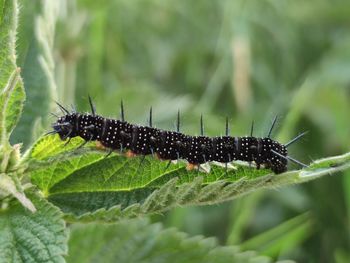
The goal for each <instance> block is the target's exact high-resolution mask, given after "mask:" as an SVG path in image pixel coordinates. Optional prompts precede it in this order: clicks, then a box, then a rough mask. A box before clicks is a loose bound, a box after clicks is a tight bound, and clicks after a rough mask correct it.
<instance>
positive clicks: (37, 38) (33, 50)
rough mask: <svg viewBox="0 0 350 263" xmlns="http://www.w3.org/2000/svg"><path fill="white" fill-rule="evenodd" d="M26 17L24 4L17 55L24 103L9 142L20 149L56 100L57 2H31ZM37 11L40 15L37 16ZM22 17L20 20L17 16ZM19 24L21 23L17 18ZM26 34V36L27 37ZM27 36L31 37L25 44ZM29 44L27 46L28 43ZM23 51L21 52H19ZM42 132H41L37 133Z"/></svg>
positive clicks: (35, 131)
mask: <svg viewBox="0 0 350 263" xmlns="http://www.w3.org/2000/svg"><path fill="white" fill-rule="evenodd" d="M31 5H32V6H31V7H29V8H30V9H31V10H33V11H32V12H31V13H30V14H28V11H27V9H28V7H27V5H25V6H23V10H24V15H27V16H28V15H29V16H30V17H29V18H26V17H25V18H24V19H26V20H29V21H26V20H25V21H24V22H28V24H29V26H28V24H27V25H23V24H21V25H20V26H21V27H22V28H20V30H21V32H23V31H24V30H25V31H26V32H25V35H24V37H27V38H25V39H26V40H27V41H26V42H25V43H24V44H25V45H28V47H27V48H26V49H25V50H24V51H25V54H21V61H22V64H23V65H22V76H23V80H24V83H25V85H26V91H27V103H26V104H25V106H24V111H23V115H22V117H21V119H20V121H19V123H18V126H17V127H16V130H15V132H14V134H13V136H12V137H11V141H12V142H21V143H22V144H23V146H24V148H28V146H29V145H30V143H31V142H33V141H34V140H36V139H37V137H36V138H33V137H34V136H35V135H36V134H37V133H38V131H37V130H36V129H38V127H41V125H40V124H42V125H43V126H46V125H48V124H49V113H50V110H52V108H53V103H54V100H58V99H57V86H56V81H58V78H57V76H56V75H55V68H56V66H57V61H54V58H53V53H54V40H55V29H56V21H57V19H58V14H59V8H60V5H59V3H58V2H57V1H35V2H33V3H31ZM39 12H40V13H39ZM21 18H22V17H21ZM21 21H22V22H23V20H22V19H21ZM28 35H29V36H28ZM28 37H31V39H30V41H28ZM28 42H29V44H28ZM22 51H23V50H22ZM40 133H42V130H40Z"/></svg>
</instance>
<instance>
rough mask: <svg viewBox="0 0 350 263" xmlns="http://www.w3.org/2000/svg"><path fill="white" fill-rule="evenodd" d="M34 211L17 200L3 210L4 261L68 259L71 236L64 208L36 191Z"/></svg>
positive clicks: (0, 253)
mask: <svg viewBox="0 0 350 263" xmlns="http://www.w3.org/2000/svg"><path fill="white" fill-rule="evenodd" d="M28 196H29V198H30V199H31V200H32V201H33V203H34V205H35V207H36V208H37V212H36V213H31V212H29V211H28V210H26V209H25V208H23V206H22V205H21V204H19V203H18V202H17V201H16V202H13V203H11V205H10V206H9V208H8V209H6V210H2V211H1V212H0V215H1V216H0V262H64V259H63V255H64V254H66V253H67V244H66V242H67V239H68V235H67V232H66V230H65V224H64V221H63V220H62V219H61V213H60V211H59V210H58V209H57V208H56V207H54V206H53V205H51V204H50V203H48V202H47V201H46V200H44V199H41V198H39V197H37V196H35V195H33V194H30V195H28Z"/></svg>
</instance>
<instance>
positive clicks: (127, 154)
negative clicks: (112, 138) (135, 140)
mask: <svg viewBox="0 0 350 263" xmlns="http://www.w3.org/2000/svg"><path fill="white" fill-rule="evenodd" d="M125 156H126V157H128V158H132V157H136V156H137V154H136V153H134V152H133V151H131V150H127V151H126V153H125Z"/></svg>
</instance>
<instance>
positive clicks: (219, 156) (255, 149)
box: [48, 96, 306, 174]
mask: <svg viewBox="0 0 350 263" xmlns="http://www.w3.org/2000/svg"><path fill="white" fill-rule="evenodd" d="M56 103H57V105H58V107H59V108H60V109H61V111H62V112H63V114H64V115H63V116H57V115H55V116H56V117H57V121H56V122H55V123H53V124H52V128H53V130H52V131H50V132H48V134H58V135H59V136H60V139H61V140H67V139H68V141H67V142H66V144H67V143H69V141H70V140H71V138H73V137H77V136H79V137H81V138H83V139H84V142H83V143H82V144H81V145H80V146H79V148H80V147H83V146H84V145H85V144H86V143H88V142H90V141H98V142H99V143H100V144H102V146H103V147H105V148H108V149H109V150H110V151H109V153H108V155H109V154H110V153H112V152H113V151H115V150H120V151H121V152H123V151H124V150H128V151H129V153H131V155H142V156H146V155H149V154H152V155H157V156H158V157H159V158H160V159H161V160H169V165H170V162H171V161H172V160H179V159H184V160H187V162H188V167H200V165H201V164H203V163H207V162H211V161H216V162H220V163H225V164H226V167H227V163H230V162H232V161H236V160H240V161H246V162H249V163H251V162H254V163H255V164H256V167H257V169H259V168H260V167H261V166H264V167H265V168H269V169H271V170H272V171H273V172H274V173H276V174H279V173H283V172H285V171H287V164H288V161H292V162H294V163H296V164H299V165H301V166H302V167H306V165H305V164H303V163H301V162H300V161H298V160H296V159H294V158H292V157H291V156H289V155H288V152H287V147H288V146H290V145H291V144H293V143H294V142H296V141H297V140H299V139H300V138H301V137H302V136H304V134H305V133H306V132H304V133H301V134H299V135H298V136H296V137H295V138H294V139H292V140H291V141H289V142H288V143H286V144H281V143H279V142H278V141H275V140H273V139H271V138H270V137H271V133H272V129H273V127H274V125H275V123H276V119H277V118H276V117H275V119H274V120H273V123H272V125H271V127H270V129H269V132H268V135H267V136H266V137H263V138H257V137H253V127H254V126H253V125H254V123H253V124H252V127H251V133H250V136H245V137H232V136H230V135H229V125H228V119H227V118H226V134H225V136H217V137H207V136H205V135H204V128H203V117H202V116H201V119H200V126H201V134H200V136H191V135H186V134H184V133H181V132H180V112H178V115H177V125H176V131H167V130H162V129H158V128H155V127H153V125H152V108H151V109H150V117H149V125H148V126H141V125H135V124H131V123H129V122H127V121H125V118H124V106H123V102H121V117H120V119H109V118H104V117H102V116H100V115H97V114H96V110H95V106H94V105H93V102H92V100H91V98H90V96H89V104H90V107H91V113H85V114H82V113H78V112H76V111H75V110H74V111H72V112H69V111H68V110H67V109H66V108H64V107H63V106H62V105H61V104H59V103H58V102H56ZM167 167H168V166H167Z"/></svg>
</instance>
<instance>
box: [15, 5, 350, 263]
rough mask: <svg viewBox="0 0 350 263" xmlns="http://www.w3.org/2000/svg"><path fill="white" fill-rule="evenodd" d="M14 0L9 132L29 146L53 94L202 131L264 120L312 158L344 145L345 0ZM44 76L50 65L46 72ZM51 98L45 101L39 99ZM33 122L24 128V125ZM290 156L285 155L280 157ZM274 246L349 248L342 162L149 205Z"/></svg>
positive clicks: (339, 254)
mask: <svg viewBox="0 0 350 263" xmlns="http://www.w3.org/2000/svg"><path fill="white" fill-rule="evenodd" d="M52 2H54V4H53V3H52V4H51V6H50V7H48V5H46V6H45V5H42V3H41V2H40V1H31V2H30V3H29V2H28V1H25V0H22V1H20V3H21V10H20V11H21V15H20V20H19V33H18V42H17V51H18V65H19V66H20V67H21V68H22V76H23V78H24V83H25V88H26V92H27V101H26V105H25V109H24V114H23V116H22V119H21V121H20V124H19V126H18V127H17V129H16V131H15V133H14V135H13V137H12V141H13V142H24V147H28V146H29V145H30V143H31V142H33V141H34V140H35V139H36V138H37V137H38V136H39V135H40V134H42V133H43V131H44V130H46V129H47V127H48V125H49V124H50V122H52V121H53V119H50V118H49V114H48V112H46V111H44V110H43V108H45V107H44V106H45V105H47V104H49V105H52V102H53V100H54V99H57V100H58V101H60V102H62V103H63V104H64V105H70V104H75V105H77V107H78V109H79V110H87V109H88V107H87V104H88V102H87V96H88V94H90V95H91V96H92V97H93V99H94V102H95V104H96V106H97V109H98V112H99V113H100V114H103V115H105V116H109V117H118V116H119V106H118V105H119V102H120V100H121V99H123V101H124V104H125V107H126V116H127V120H129V121H130V122H134V123H140V124H143V123H145V122H146V119H147V115H148V113H147V112H148V109H149V107H150V106H153V112H154V122H155V125H156V126H157V127H161V128H165V129H173V128H174V123H175V119H176V114H177V110H178V109H180V110H181V114H182V131H183V132H186V133H189V134H198V133H199V116H200V114H202V113H203V115H204V121H205V132H206V134H208V135H219V134H222V133H224V126H225V123H224V120H225V117H226V116H228V117H229V118H230V123H231V133H232V134H233V135H237V136H240V135H246V134H248V133H249V130H250V123H251V121H252V120H254V121H255V135H256V136H263V135H264V134H266V132H267V130H268V128H269V126H270V124H271V120H272V119H273V116H274V115H276V114H278V115H279V122H278V125H277V129H276V130H275V133H274V138H277V139H278V140H280V141H281V142H287V141H288V140H289V139H291V138H292V137H293V136H295V135H297V134H298V133H300V132H302V131H305V130H308V131H309V133H308V135H307V136H306V138H305V139H304V140H302V141H300V142H299V143H298V144H296V145H293V147H292V148H291V155H292V156H294V157H296V158H297V159H299V160H301V161H303V162H305V163H309V162H310V161H311V160H313V159H318V158H322V157H326V156H331V155H336V154H341V153H344V152H347V151H349V147H350V122H349V113H350V1H348V0H333V1H327V0H309V1H301V0H293V1H288V0H245V1H243V0H242V1H241V0H236V1H232V0H221V1H211V0H197V1H194V0H192V1H164V0H134V1H130V0H103V1H93V0H77V1H69V0H66V1H64V0H62V1H52ZM48 76H49V77H48ZM50 107H52V108H53V106H50ZM28 131H31V132H28ZM293 168H297V167H295V166H291V167H290V169H293ZM152 220H153V221H161V222H163V223H164V224H165V226H167V227H170V226H175V227H177V228H179V229H180V230H183V231H185V232H187V233H189V234H191V235H194V234H202V235H205V236H215V237H217V238H218V239H219V241H220V243H221V244H229V245H231V244H234V245H241V246H242V249H244V250H246V249H253V250H257V251H259V252H261V253H262V254H265V255H269V256H272V257H273V258H275V259H294V260H296V261H298V262H350V173H349V172H347V174H338V175H336V176H332V177H324V178H322V179H319V180H316V181H313V182H311V183H308V184H305V185H298V186H292V187H286V188H283V189H276V190H275V191H271V190H269V191H259V192H256V193H253V194H250V195H249V196H246V197H243V198H240V199H239V200H235V201H232V202H229V203H225V204H222V205H216V206H210V207H192V208H179V209H175V210H172V211H170V212H168V213H166V214H164V215H157V216H154V217H152Z"/></svg>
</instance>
